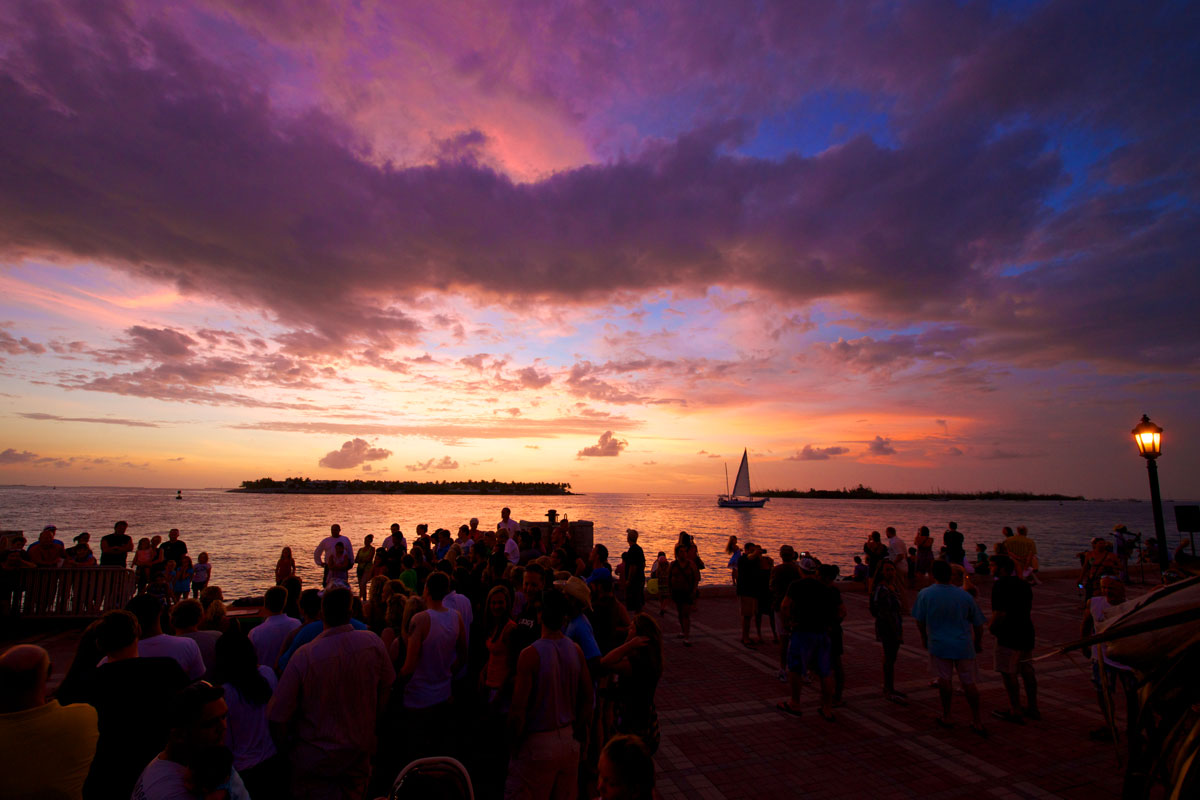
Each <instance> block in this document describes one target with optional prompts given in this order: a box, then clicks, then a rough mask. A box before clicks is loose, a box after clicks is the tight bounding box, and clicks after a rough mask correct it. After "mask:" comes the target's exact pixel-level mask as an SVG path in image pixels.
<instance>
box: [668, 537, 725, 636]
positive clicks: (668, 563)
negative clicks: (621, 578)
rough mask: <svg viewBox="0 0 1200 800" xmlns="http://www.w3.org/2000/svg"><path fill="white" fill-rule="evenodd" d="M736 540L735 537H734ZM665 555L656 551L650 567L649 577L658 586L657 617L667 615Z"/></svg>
mask: <svg viewBox="0 0 1200 800" xmlns="http://www.w3.org/2000/svg"><path fill="white" fill-rule="evenodd" d="M734 538H736V537H734ZM669 563H670V562H669V561H667V553H666V551H665V550H659V551H658V558H656V559H654V563H653V564H651V565H650V577H651V578H652V579H653V580H655V581H657V586H658V615H659V616H660V617H661V616H665V615H666V613H667V593H668V592H667V585H666V581H667V565H668V564H669Z"/></svg>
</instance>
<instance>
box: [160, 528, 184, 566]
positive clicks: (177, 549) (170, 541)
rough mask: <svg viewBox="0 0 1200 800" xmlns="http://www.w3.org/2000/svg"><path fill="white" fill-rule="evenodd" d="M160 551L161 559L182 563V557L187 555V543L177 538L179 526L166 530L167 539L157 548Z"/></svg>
mask: <svg viewBox="0 0 1200 800" xmlns="http://www.w3.org/2000/svg"><path fill="white" fill-rule="evenodd" d="M158 551H159V552H160V553H162V557H163V561H164V562H166V561H174V562H175V563H176V564H182V563H183V557H184V556H185V555H187V551H188V549H187V544H185V543H184V542H183V541H182V540H181V539H180V538H179V528H171V530H170V531H168V532H167V541H165V542H163V543H162V546H161V547H159V548H158Z"/></svg>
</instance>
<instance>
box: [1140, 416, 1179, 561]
mask: <svg viewBox="0 0 1200 800" xmlns="http://www.w3.org/2000/svg"><path fill="white" fill-rule="evenodd" d="M1132 433H1133V441H1134V442H1135V443H1136V444H1137V448H1138V453H1140V454H1141V456H1142V458H1144V459H1146V471H1147V472H1149V473H1150V505H1151V506H1153V507H1154V538H1155V539H1156V540H1157V541H1158V564H1159V566H1161V567H1162V568H1163V570H1166V568H1167V567H1168V566H1169V565H1170V563H1171V553H1170V551H1168V550H1167V529H1166V526H1164V525H1163V512H1162V497H1160V496H1159V493H1158V463H1157V459H1158V457H1159V455H1160V454H1161V453H1162V433H1163V429H1162V428H1160V427H1158V426H1157V425H1155V424H1154V423H1153V422H1151V421H1150V417H1148V416H1146V415H1145V414H1142V421H1141V422H1139V423H1138V424H1137V427H1136V428H1134V429H1133V431H1132Z"/></svg>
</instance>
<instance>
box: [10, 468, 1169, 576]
mask: <svg viewBox="0 0 1200 800" xmlns="http://www.w3.org/2000/svg"><path fill="white" fill-rule="evenodd" d="M502 506H509V507H511V508H512V510H513V517H514V518H516V519H520V520H530V521H541V522H543V523H544V522H545V520H546V516H545V515H546V511H547V509H550V508H553V509H556V510H557V511H558V513H559V514H560V515H562V514H567V515H568V516H569V517H570V518H571V519H572V520H590V521H592V522H593V523H594V524H595V535H596V541H597V542H603V543H604V544H606V545H608V547H609V551H610V552H611V553H612V554H613V555H614V556H616V555H619V554H620V553H621V551H622V550H624V549H625V529H626V528H637V529H638V530H639V531H640V532H641V545H642V547H643V548H644V549H645V551H646V555H647V558H648V559H653V558H654V556H655V554H657V553H658V551H659V550H665V551H667V553H668V555H669V554H670V552H671V548H672V546H673V544H674V542H675V540H676V538H677V537H678V535H679V531H681V530H686V531H688V532H689V533H691V534H693V535H695V536H696V539H697V543H698V544H699V547H700V554H701V556H702V557H703V558H704V560H705V562H706V563H707V564H708V566H709V569H707V570H705V571H704V573H703V574H704V582H705V583H710V584H711V583H715V582H721V581H727V580H728V579H729V572H728V571H727V570H726V569H725V568H724V565H725V564H726V562H727V559H726V558H725V557H724V548H725V542H726V540H727V539H728V538H729V536H731V535H735V536H737V537H738V540H739V541H740V542H746V541H752V542H755V543H759V544H763V545H765V546H767V547H768V548H769V549H770V550H771V551H772V552H775V551H777V550H778V548H779V546H780V545H782V544H791V545H793V546H795V547H796V548H797V549H801V550H811V551H813V552H814V553H816V554H817V555H818V556H820V557H821V558H822V559H823V560H826V561H830V560H831V561H832V562H833V563H836V564H839V565H841V567H842V570H843V572H845V571H846V570H847V569H848V567H849V566H850V564H851V563H852V561H853V556H854V555H856V554H858V553H861V551H862V544H863V541H864V540H865V539H866V537H867V535H868V534H869V533H870V532H871V531H872V530H880V531H882V530H883V528H885V527H886V526H888V525H892V526H895V528H896V529H897V530H898V531H899V532H900V535H901V536H902V537H904V539H905V540H906V541H908V542H910V543H911V541H912V537H913V534H914V533H915V531H916V528H917V527H918V526H919V525H928V526H929V527H930V529H931V530H932V531H933V532H934V535H935V537H937V538H938V540H939V541H940V535H941V532H942V531H943V530H944V529H945V527H946V522H947V521H949V520H954V521H956V522H957V523H958V527H959V530H961V531H963V532H964V533H965V534H966V542H967V547H968V550H972V549H973V546H974V544H975V543H976V542H984V543H987V544H988V546H989V549H990V547H991V544H992V543H993V542H995V541H997V540H998V539H999V538H1000V528H1001V527H1003V526H1004V525H1010V526H1013V527H1016V526H1017V525H1025V526H1027V527H1028V528H1029V532H1030V535H1031V536H1033V538H1034V539H1036V540H1037V543H1038V553H1039V558H1040V560H1041V564H1042V566H1043V567H1049V566H1069V565H1075V564H1077V563H1078V562H1077V561H1075V559H1074V554H1075V553H1077V552H1079V551H1080V550H1083V549H1085V548H1086V547H1087V542H1088V540H1089V539H1090V538H1091V537H1092V536H1108V535H1109V534H1110V533H1111V531H1112V528H1113V525H1115V524H1117V523H1124V524H1126V525H1128V526H1129V528H1130V529H1131V530H1134V531H1141V532H1143V533H1146V532H1149V533H1150V534H1151V535H1152V534H1153V530H1154V522H1153V517H1152V512H1151V509H1150V504H1149V503H1134V502H1073V503H1061V504H1060V503H1058V502H1021V503H1017V502H993V501H961V502H959V501H949V502H934V501H917V500H914V501H907V500H792V499H783V498H777V499H773V500H771V501H770V502H769V503H767V506H766V508H762V509H723V508H718V507H717V505H716V497H715V495H666V494H653V495H644V494H589V495H576V496H570V497H530V496H519V497H504V496H498V495H488V496H478V495H271V494H229V493H227V492H224V491H221V490H216V489H206V490H187V491H185V492H184V499H183V500H180V501H177V500H175V493H174V492H173V491H169V490H163V489H122V488H60V489H47V488H33V487H4V488H0V528H3V529H5V530H13V529H16V530H24V531H25V532H26V535H27V536H28V537H30V540H31V541H32V540H33V539H34V538H35V537H36V535H37V532H38V531H40V530H41V529H42V527H43V526H44V525H47V524H54V525H57V526H58V528H59V538H60V539H62V540H63V541H64V542H66V543H67V544H68V545H70V544H71V541H70V539H71V537H73V536H74V535H75V534H76V533H78V532H80V531H84V530H86V531H90V532H91V534H92V548H93V550H95V551H96V552H97V554H98V553H99V537H100V536H102V535H104V534H106V533H110V532H111V531H112V524H113V522H115V521H116V520H118V519H125V520H128V521H129V523H130V530H129V533H130V535H131V536H133V537H134V540H135V542H136V540H137V539H138V538H141V537H143V536H153V535H154V534H156V533H160V534H164V535H165V534H166V532H167V530H168V529H169V528H179V529H180V530H181V531H182V537H181V538H182V539H183V540H184V541H185V542H187V544H188V549H189V552H190V554H191V555H192V557H193V558H195V555H196V554H197V553H199V552H201V551H207V552H208V553H209V555H210V557H211V559H212V563H213V582H214V583H215V584H216V585H218V586H221V587H222V588H223V589H224V590H225V596H226V597H227V598H233V597H238V596H242V595H247V594H251V593H253V592H260V591H262V590H264V589H266V588H267V587H268V586H270V585H271V584H272V583H273V582H274V568H275V561H276V559H277V558H278V557H279V551H280V548H282V547H284V546H291V547H292V549H293V552H294V553H295V556H296V562H297V565H298V567H299V569H300V573H301V576H302V577H303V578H304V581H305V584H306V585H312V583H313V582H315V581H317V580H318V579H319V573H318V569H317V567H316V566H315V565H314V564H313V561H312V555H311V554H312V551H313V549H314V548H315V547H316V545H317V543H318V542H319V541H320V540H321V539H322V538H323V537H324V536H326V535H328V532H329V525H330V524H331V523H334V522H337V523H339V524H340V525H341V526H342V531H343V533H345V534H346V535H348V536H349V537H350V541H351V542H352V543H353V544H354V546H355V548H357V547H359V546H361V544H362V539H363V536H365V535H366V534H368V533H374V534H375V538H376V541H377V542H381V541H382V540H383V537H384V536H386V535H387V532H388V526H389V525H390V524H391V523H393V522H398V523H399V524H400V528H401V530H403V531H404V533H405V535H406V536H408V538H409V540H410V541H411V539H412V533H413V531H414V530H415V529H416V526H417V524H418V523H421V522H425V523H428V524H429V526H430V529H431V530H432V529H434V528H439V527H442V528H449V529H450V530H453V531H457V529H458V526H459V525H461V524H463V523H465V522H466V521H467V520H468V519H469V518H470V517H473V516H475V517H479V519H480V527H481V528H488V527H494V526H495V523H496V522H497V521H498V520H499V519H500V508H501V507H502ZM1164 513H1165V515H1166V521H1167V528H1168V541H1169V542H1170V543H1171V544H1172V546H1174V544H1175V543H1176V542H1178V537H1179V534H1178V533H1175V532H1174V527H1175V526H1174V514H1173V512H1172V510H1171V506H1170V504H1169V503H1168V504H1167V507H1166V508H1165V510H1164Z"/></svg>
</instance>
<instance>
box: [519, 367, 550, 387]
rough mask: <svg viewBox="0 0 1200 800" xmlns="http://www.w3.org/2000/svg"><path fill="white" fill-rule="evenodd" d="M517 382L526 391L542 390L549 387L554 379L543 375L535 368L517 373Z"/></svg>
mask: <svg viewBox="0 0 1200 800" xmlns="http://www.w3.org/2000/svg"><path fill="white" fill-rule="evenodd" d="M517 380H519V381H520V383H521V385H522V386H524V387H525V388H526V389H541V388H542V387H544V386H549V385H550V382H551V381H553V380H554V379H553V378H552V377H550V376H549V375H543V374H542V373H540V372H538V371H537V370H536V369H535V368H533V367H525V368H524V369H522V370H518V371H517Z"/></svg>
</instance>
